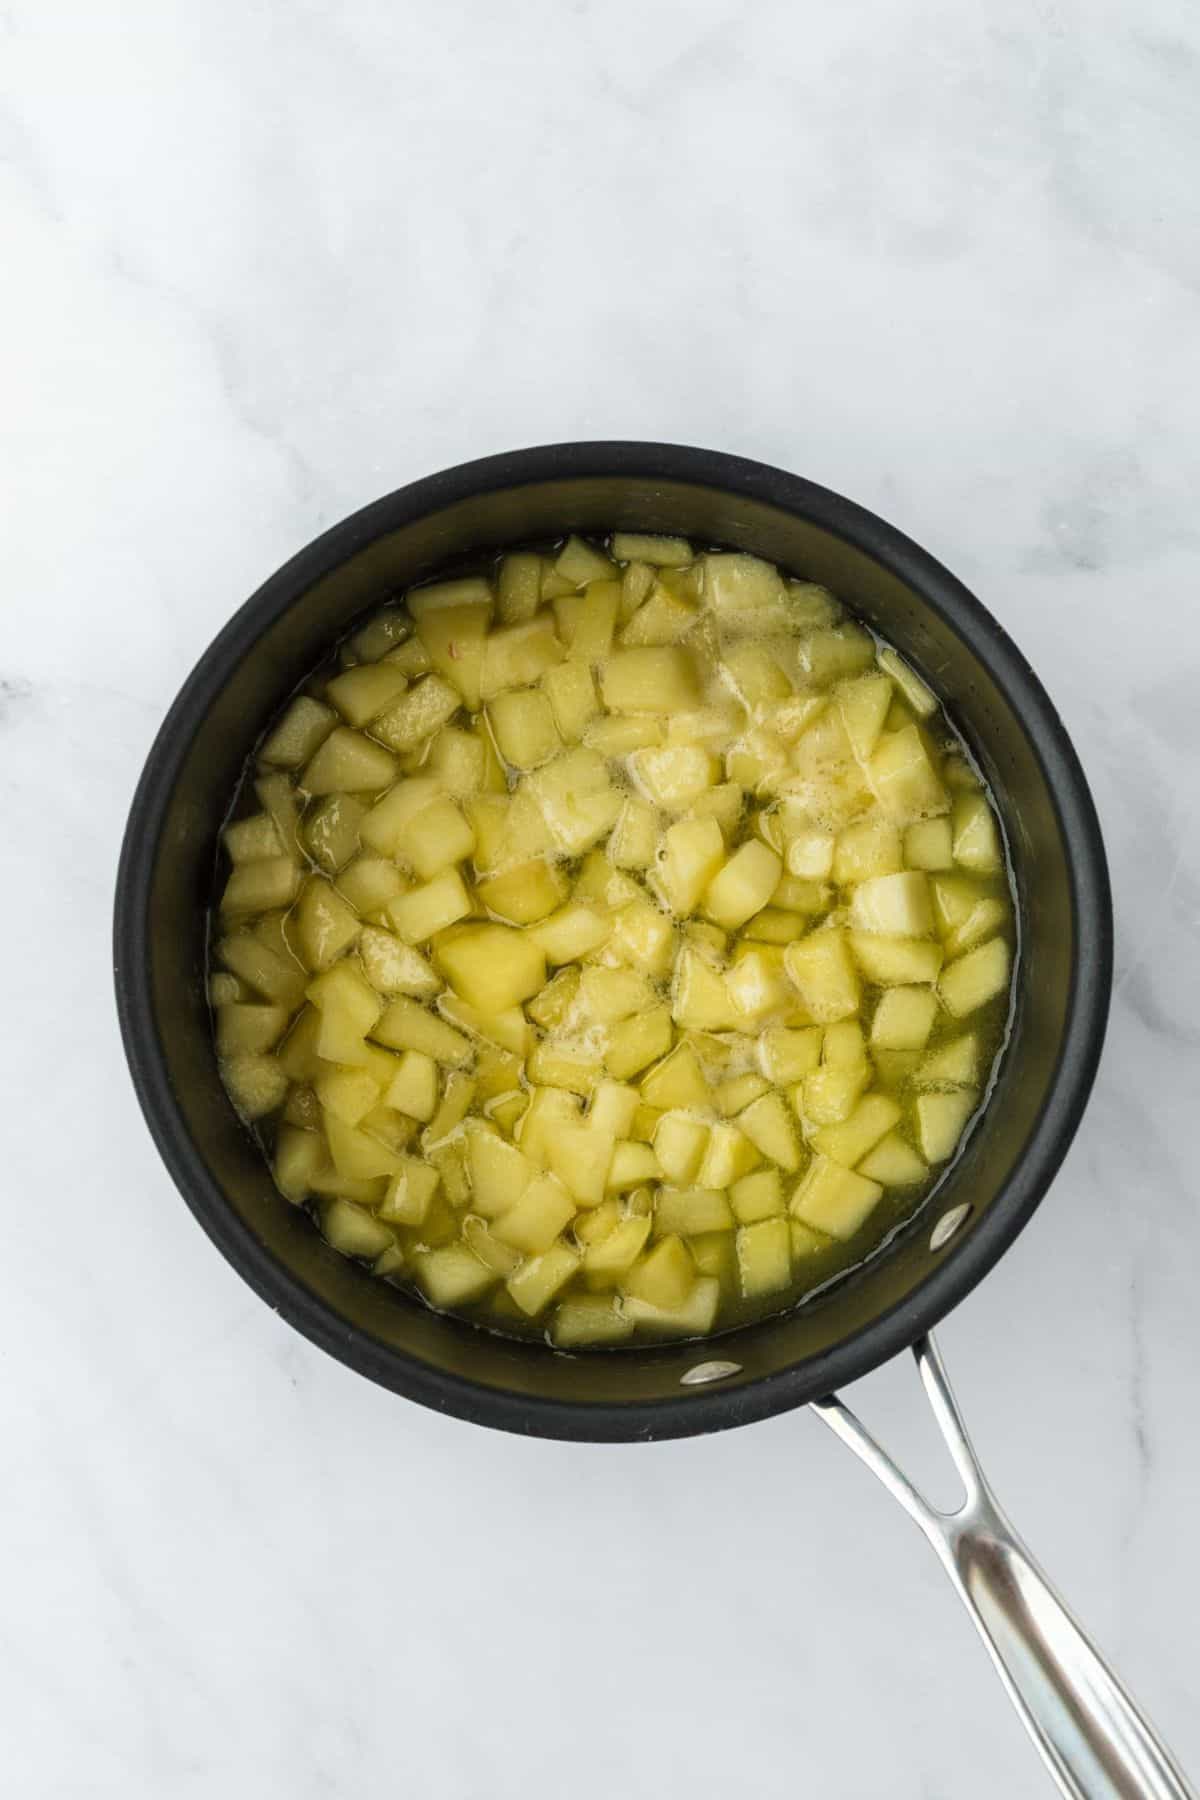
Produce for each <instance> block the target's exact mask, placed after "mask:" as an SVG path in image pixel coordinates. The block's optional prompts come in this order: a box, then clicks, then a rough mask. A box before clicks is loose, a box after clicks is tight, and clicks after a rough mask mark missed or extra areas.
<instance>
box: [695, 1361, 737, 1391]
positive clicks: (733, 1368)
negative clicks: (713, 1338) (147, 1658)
mask: <svg viewBox="0 0 1200 1800" xmlns="http://www.w3.org/2000/svg"><path fill="white" fill-rule="evenodd" d="M741 1372H742V1365H741V1363H735V1362H702V1363H696V1365H695V1366H694V1368H691V1369H689V1370H688V1372H687V1374H686V1375H681V1376H680V1377H679V1385H680V1387H703V1385H704V1383H705V1382H706V1381H724V1380H725V1377H726V1376H727V1375H740V1374H741Z"/></svg>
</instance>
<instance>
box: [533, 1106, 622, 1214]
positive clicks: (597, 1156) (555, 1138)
mask: <svg viewBox="0 0 1200 1800" xmlns="http://www.w3.org/2000/svg"><path fill="white" fill-rule="evenodd" d="M613 1149H614V1138H613V1134H612V1133H611V1132H609V1131H604V1130H598V1129H597V1127H596V1126H595V1124H594V1123H592V1122H591V1121H590V1120H589V1121H588V1122H587V1123H586V1124H583V1123H578V1122H576V1121H564V1122H563V1124H561V1125H560V1126H558V1127H557V1128H556V1130H555V1131H554V1132H553V1133H552V1134H551V1135H550V1136H549V1137H548V1138H547V1140H546V1150H547V1157H548V1160H549V1163H550V1167H551V1169H552V1171H553V1172H554V1174H555V1175H557V1176H558V1178H559V1180H560V1181H561V1182H562V1183H563V1185H564V1186H565V1187H566V1189H567V1191H568V1192H569V1193H570V1194H572V1195H573V1196H574V1198H575V1200H576V1202H577V1203H578V1205H580V1206H599V1204H600V1202H601V1201H602V1200H603V1198H604V1195H605V1192H606V1190H607V1188H608V1187H609V1185H610V1183H609V1180H608V1175H609V1170H610V1168H611V1166H612V1160H613Z"/></svg>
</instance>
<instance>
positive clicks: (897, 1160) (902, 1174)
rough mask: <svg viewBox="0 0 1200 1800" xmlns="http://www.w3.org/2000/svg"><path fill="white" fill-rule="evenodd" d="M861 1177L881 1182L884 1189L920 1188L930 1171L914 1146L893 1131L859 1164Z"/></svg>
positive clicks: (881, 1139)
mask: <svg viewBox="0 0 1200 1800" xmlns="http://www.w3.org/2000/svg"><path fill="white" fill-rule="evenodd" d="M858 1172H859V1174H860V1175H865V1176H866V1177H867V1178H868V1180H870V1181H878V1182H879V1183H880V1185H881V1186H882V1187H885V1188H887V1187H919V1186H920V1184H921V1182H923V1181H925V1180H926V1179H927V1177H928V1175H929V1170H928V1168H927V1166H926V1165H925V1163H923V1162H922V1161H921V1158H920V1157H919V1156H918V1155H917V1153H916V1151H915V1150H914V1149H913V1147H912V1145H911V1144H906V1143H905V1141H904V1139H903V1138H902V1137H901V1136H900V1134H899V1133H898V1132H895V1131H889V1132H888V1134H887V1136H886V1137H882V1138H880V1140H879V1142H878V1143H877V1144H876V1146H875V1148H874V1149H873V1150H872V1151H871V1152H870V1154H869V1155H868V1156H864V1157H863V1159H862V1161H861V1162H860V1163H859V1165H858Z"/></svg>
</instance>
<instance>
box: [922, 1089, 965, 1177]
mask: <svg viewBox="0 0 1200 1800" xmlns="http://www.w3.org/2000/svg"><path fill="white" fill-rule="evenodd" d="M977 1104H978V1102H977V1097H976V1094H975V1091H974V1089H972V1088H958V1089H956V1090H955V1091H954V1092H953V1093H928V1094H918V1096H917V1103H916V1106H915V1108H914V1112H915V1115H916V1121H917V1142H918V1144H919V1145H920V1146H921V1154H922V1156H923V1157H924V1158H925V1160H926V1161H927V1162H931V1163H935V1162H945V1161H946V1159H947V1157H950V1156H953V1154H954V1152H955V1150H957V1148H958V1140H959V1139H960V1138H961V1136H962V1134H963V1129H964V1127H965V1125H966V1123H967V1120H968V1119H969V1118H970V1117H971V1114H972V1113H973V1112H974V1111H975V1107H976V1105H977Z"/></svg>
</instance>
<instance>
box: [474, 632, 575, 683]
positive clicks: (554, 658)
mask: <svg viewBox="0 0 1200 1800" xmlns="http://www.w3.org/2000/svg"><path fill="white" fill-rule="evenodd" d="M563 655H564V651H563V647H562V644H561V643H560V642H559V638H558V634H557V632H556V631H555V628H554V620H553V618H552V617H551V615H550V614H549V613H538V614H537V615H536V616H535V617H534V618H532V619H525V620H523V621H522V622H521V623H520V624H518V625H504V626H501V627H500V629H499V630H497V631H493V632H492V633H491V635H490V636H489V637H488V638H487V640H486V643H485V646H484V653H483V670H482V675H481V683H480V691H481V694H482V697H483V699H484V700H494V699H495V698H496V696H497V695H498V694H502V693H504V692H505V690H506V689H507V688H523V687H532V686H533V685H534V683H535V682H537V681H538V680H539V678H540V677H541V676H542V675H544V674H545V673H546V670H547V669H551V668H553V667H554V665H555V663H560V662H561V661H562V660H563Z"/></svg>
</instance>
